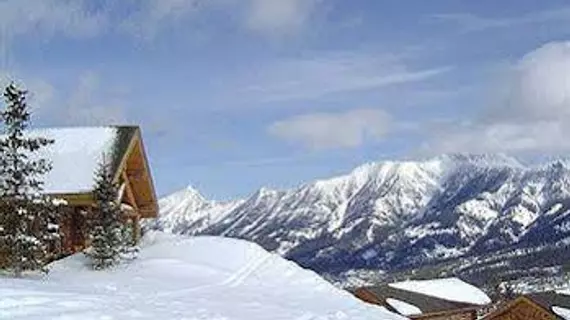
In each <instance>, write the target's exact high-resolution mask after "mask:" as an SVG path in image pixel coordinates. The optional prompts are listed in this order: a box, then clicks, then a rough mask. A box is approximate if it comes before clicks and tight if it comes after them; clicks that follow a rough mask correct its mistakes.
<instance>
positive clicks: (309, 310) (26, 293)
mask: <svg viewBox="0 0 570 320" xmlns="http://www.w3.org/2000/svg"><path fill="white" fill-rule="evenodd" d="M85 262H86V260H85V258H84V256H83V255H82V254H78V255H75V256H72V257H69V258H67V259H65V260H62V261H58V262H56V263H54V264H53V265H52V266H51V272H50V274H49V275H47V276H36V277H31V278H27V279H12V278H0V319H26V320H27V319H60V320H63V319H83V320H88V319H99V320H101V319H193V320H198V319H212V320H213V319H218V320H221V319H226V320H230V319H244V320H245V319H247V320H266V319H273V320H279V319H287V320H310V319H314V320H317V319H319V320H327V319H330V320H332V319H339V320H340V319H351V320H357V319H404V318H402V317H400V316H398V315H395V314H393V313H390V312H388V311H386V310H385V309H383V308H380V307H376V306H372V305H368V304H365V303H363V302H360V301H359V300H358V299H356V298H354V297H353V296H352V295H351V294H349V293H347V292H344V291H341V290H339V289H337V288H335V287H333V286H332V285H331V284H329V283H327V282H326V281H324V280H323V279H321V278H320V277H319V276H318V275H317V274H315V273H313V272H311V271H308V270H304V269H302V268H300V267H299V266H297V265H296V264H294V263H292V262H289V261H286V260H284V259H282V258H280V257H279V256H277V255H274V254H270V253H268V252H266V251H265V250H263V249H262V248H260V247H259V246H257V245H255V244H252V243H249V242H245V241H240V240H234V239H225V238H217V237H195V238H188V237H182V236H172V235H166V234H163V233H150V234H148V235H147V236H145V238H144V239H143V243H142V250H141V253H140V255H139V258H138V259H137V260H135V261H133V262H131V263H130V264H125V265H121V266H119V267H117V268H115V269H113V270H111V271H91V270H89V269H88V268H86V266H85Z"/></svg>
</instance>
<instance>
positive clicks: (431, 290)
mask: <svg viewBox="0 0 570 320" xmlns="http://www.w3.org/2000/svg"><path fill="white" fill-rule="evenodd" d="M390 286H391V287H394V288H397V289H401V290H406V291H411V292H416V293H420V294H424V295H427V296H431V297H435V298H439V299H444V300H448V301H455V302H463V303H470V304H475V305H485V304H488V303H491V299H490V298H489V297H488V296H487V295H486V294H485V292H483V291H482V290H481V289H479V288H477V287H475V286H473V285H471V284H469V283H466V282H464V281H462V280H460V279H458V278H443V279H434V280H410V281H403V282H396V283H392V284H390Z"/></svg>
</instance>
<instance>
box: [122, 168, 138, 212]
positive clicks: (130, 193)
mask: <svg viewBox="0 0 570 320" xmlns="http://www.w3.org/2000/svg"><path fill="white" fill-rule="evenodd" d="M123 182H124V183H125V193H126V194H127V199H128V200H129V202H130V203H131V206H132V207H133V208H134V209H135V210H136V211H138V210H139V207H138V204H137V200H136V198H135V194H134V192H133V189H132V187H131V181H130V180H129V176H128V175H127V171H123Z"/></svg>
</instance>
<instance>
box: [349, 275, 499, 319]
mask: <svg viewBox="0 0 570 320" xmlns="http://www.w3.org/2000/svg"><path fill="white" fill-rule="evenodd" d="M351 291H352V292H353V293H354V294H355V295H356V296H358V297H360V298H365V299H364V300H366V301H369V302H375V303H378V304H381V305H384V306H386V308H388V309H389V310H391V311H394V312H397V313H399V314H401V315H404V316H413V315H418V314H424V315H425V314H436V313H455V312H457V313H462V312H467V311H468V310H474V309H477V308H479V307H480V306H481V305H485V304H488V303H490V302H491V300H490V299H489V297H487V295H486V294H485V293H484V292H483V291H481V290H480V289H478V288H476V287H474V286H472V285H470V284H468V283H466V282H463V281H461V280H459V279H456V278H447V279H436V280H421V281H405V282H398V283H392V284H389V285H381V286H369V287H363V288H357V289H353V290H351ZM370 295H372V297H371V296H370Z"/></svg>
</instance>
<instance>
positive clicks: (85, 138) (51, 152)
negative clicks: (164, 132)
mask: <svg viewBox="0 0 570 320" xmlns="http://www.w3.org/2000/svg"><path fill="white" fill-rule="evenodd" d="M137 130H138V127H135V126H109V127H68V128H45V129H35V130H30V131H29V132H27V135H28V136H32V137H33V136H38V137H44V138H48V139H53V140H54V141H55V142H54V143H53V144H51V145H49V146H47V147H46V148H43V149H41V150H40V152H41V156H43V157H45V158H47V159H48V160H49V161H50V162H51V164H52V170H51V171H50V172H49V173H47V174H46V175H45V176H44V177H43V179H44V191H45V192H46V193H49V194H77V193H87V192H90V191H91V190H92V189H93V185H94V177H95V172H96V170H97V168H98V165H99V163H100V161H101V160H102V159H103V156H105V157H108V159H106V161H110V162H111V166H112V170H113V172H115V171H116V170H117V169H118V166H119V164H120V161H121V159H122V158H123V157H124V156H125V153H126V152H127V147H128V145H129V142H130V140H131V139H132V138H133V136H134V135H135V133H136V131H137Z"/></svg>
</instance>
